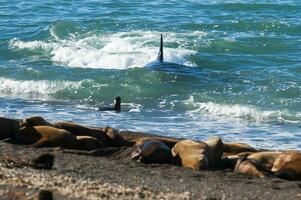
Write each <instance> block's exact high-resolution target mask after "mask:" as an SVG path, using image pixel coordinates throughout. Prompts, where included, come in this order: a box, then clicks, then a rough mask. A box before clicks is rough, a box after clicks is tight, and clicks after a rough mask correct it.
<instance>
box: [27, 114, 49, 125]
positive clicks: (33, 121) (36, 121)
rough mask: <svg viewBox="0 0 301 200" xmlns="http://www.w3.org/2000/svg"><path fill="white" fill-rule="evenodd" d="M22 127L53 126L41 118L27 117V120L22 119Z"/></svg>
mask: <svg viewBox="0 0 301 200" xmlns="http://www.w3.org/2000/svg"><path fill="white" fill-rule="evenodd" d="M22 125H23V126H52V127H53V124H51V123H49V122H47V121H46V120H45V119H44V118H43V117H41V116H32V117H27V118H25V119H23V121H22Z"/></svg>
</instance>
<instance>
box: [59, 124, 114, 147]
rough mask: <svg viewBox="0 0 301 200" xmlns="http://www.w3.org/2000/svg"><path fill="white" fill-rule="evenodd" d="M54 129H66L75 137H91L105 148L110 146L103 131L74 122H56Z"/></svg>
mask: <svg viewBox="0 0 301 200" xmlns="http://www.w3.org/2000/svg"><path fill="white" fill-rule="evenodd" d="M54 127H56V128H59V129H65V130H67V131H69V132H71V133H72V134H73V135H75V136H91V137H94V138H96V139H98V140H99V141H100V142H101V143H102V144H103V145H104V146H107V145H108V136H107V135H106V133H105V131H104V130H102V129H98V128H91V127H87V126H82V125H79V124H76V123H73V122H56V123H54Z"/></svg>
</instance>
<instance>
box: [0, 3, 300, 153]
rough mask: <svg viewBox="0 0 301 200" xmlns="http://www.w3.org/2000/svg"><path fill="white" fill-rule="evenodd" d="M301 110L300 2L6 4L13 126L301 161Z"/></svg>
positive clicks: (0, 31) (7, 100) (2, 26)
mask: <svg viewBox="0 0 301 200" xmlns="http://www.w3.org/2000/svg"><path fill="white" fill-rule="evenodd" d="M161 33H162V34H163V36H164V41H165V51H164V53H165V60H166V61H169V62H174V63H179V64H182V65H185V66H186V67H183V68H181V69H178V68H176V69H171V70H169V71H164V70H163V71H162V70H153V69H149V68H147V67H144V66H145V64H147V63H148V62H150V61H153V60H154V59H155V58H156V57H157V53H158V49H159V37H160V34H161ZM118 95H120V96H121V97H122V100H123V111H124V112H121V113H114V112H97V111H95V108H96V107H97V106H99V105H102V104H109V103H111V102H112V101H113V99H114V97H115V96H118ZM300 104H301V2H300V1H296V0H295V1H284V0H281V1H280V0H273V1H270V0H257V1H253V0H232V1H226V0H225V1H221V0H215V1H207V0H204V1H202V0H200V1H194V0H182V1H178V0H174V1H162V0H155V1H151V2H144V1H133V0H123V1H113V0H107V1H96V0H83V1H71V0H60V1H58V0H57V1H51V2H44V1H36V0H32V1H20V0H10V1H8V0H0V115H1V116H6V117H14V118H21V117H26V116H31V115H41V116H44V117H45V118H46V119H48V120H50V121H58V120H73V121H75V122H78V123H83V124H87V125H95V126H105V125H110V126H113V127H115V128H119V129H129V130H135V131H144V132H150V133H156V134H161V135H168V136H175V137H187V138H194V139H204V138H207V137H208V136H211V135H217V136H220V137H222V138H223V139H224V140H226V141H243V142H248V143H250V144H252V145H255V146H257V147H265V148H274V149H277V148H285V149H287V148H293V149H299V150H300V149H301V106H300Z"/></svg>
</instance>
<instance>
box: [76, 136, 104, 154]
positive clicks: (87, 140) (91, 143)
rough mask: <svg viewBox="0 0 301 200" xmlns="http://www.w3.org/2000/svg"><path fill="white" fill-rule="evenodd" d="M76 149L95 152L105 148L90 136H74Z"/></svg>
mask: <svg viewBox="0 0 301 200" xmlns="http://www.w3.org/2000/svg"><path fill="white" fill-rule="evenodd" d="M76 140H77V144H78V147H77V149H82V150H88V151H90V150H95V149H100V148H103V147H105V146H104V144H103V143H102V142H100V141H99V140H98V139H96V138H94V137H91V136H76Z"/></svg>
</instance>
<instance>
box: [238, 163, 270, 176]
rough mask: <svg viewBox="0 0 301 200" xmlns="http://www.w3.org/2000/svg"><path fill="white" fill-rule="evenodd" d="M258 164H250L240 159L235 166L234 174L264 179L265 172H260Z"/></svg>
mask: <svg viewBox="0 0 301 200" xmlns="http://www.w3.org/2000/svg"><path fill="white" fill-rule="evenodd" d="M260 168H261V167H260V166H258V164H256V163H254V162H252V160H249V159H245V158H240V159H239V160H238V161H237V162H236V165H235V168H234V172H238V173H241V174H248V175H251V176H254V177H258V178H263V177H265V172H264V171H263V170H260Z"/></svg>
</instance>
